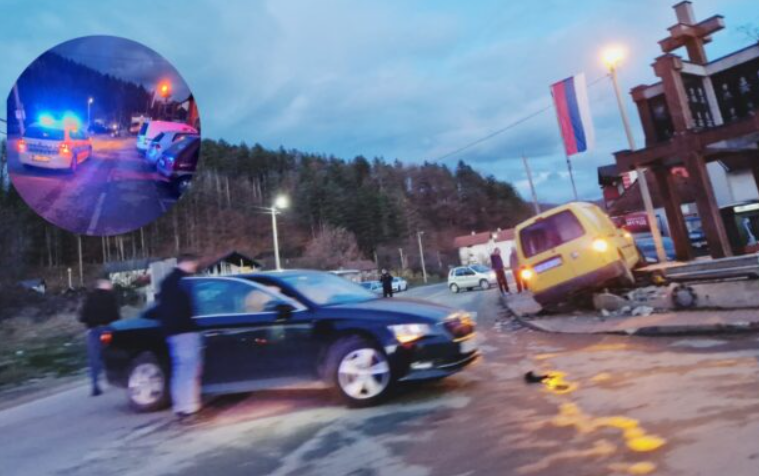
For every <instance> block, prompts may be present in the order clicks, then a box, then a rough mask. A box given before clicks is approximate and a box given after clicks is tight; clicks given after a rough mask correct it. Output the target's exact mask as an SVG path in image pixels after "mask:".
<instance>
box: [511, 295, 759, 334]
mask: <svg viewBox="0 0 759 476" xmlns="http://www.w3.org/2000/svg"><path fill="white" fill-rule="evenodd" d="M501 304H502V305H503V306H504V308H506V310H508V311H509V312H510V313H511V315H512V316H513V317H514V319H515V320H516V321H517V322H518V323H519V324H521V325H523V326H524V327H526V328H528V329H532V330H534V331H537V332H545V333H547V334H568V335H621V336H641V337H674V336H698V335H715V334H749V333H757V332H759V322H741V323H736V324H710V325H693V326H646V327H634V328H630V329H617V330H603V331H584V332H569V331H560V330H555V329H547V328H545V327H543V326H541V325H539V324H536V323H535V322H534V321H533V320H531V319H525V318H524V317H522V316H518V315H517V314H516V313H514V312H513V311H512V310H511V308H509V306H508V304H506V300H505V299H503V298H502V299H501Z"/></svg>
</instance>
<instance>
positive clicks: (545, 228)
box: [520, 210, 585, 258]
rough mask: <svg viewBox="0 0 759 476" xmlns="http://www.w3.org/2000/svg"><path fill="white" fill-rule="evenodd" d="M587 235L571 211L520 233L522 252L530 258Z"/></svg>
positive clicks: (545, 219)
mask: <svg viewBox="0 0 759 476" xmlns="http://www.w3.org/2000/svg"><path fill="white" fill-rule="evenodd" d="M584 234H585V230H583V228H582V225H581V224H580V221H579V220H578V219H577V217H576V216H575V215H574V213H572V212H571V211H569V210H565V211H563V212H560V213H556V214H555V215H551V216H548V217H546V218H544V219H542V220H539V221H537V222H535V223H533V224H532V225H530V226H528V227H527V228H525V229H524V230H522V232H521V233H520V240H521V243H522V252H523V253H524V255H525V256H526V257H527V258H529V257H531V256H535V255H537V254H540V253H542V252H544V251H547V250H550V249H551V248H556V247H557V246H560V245H563V244H564V243H567V242H569V241H572V240H574V239H576V238H579V237H581V236H582V235H584Z"/></svg>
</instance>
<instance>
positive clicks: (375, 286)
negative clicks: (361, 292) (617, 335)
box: [359, 281, 382, 294]
mask: <svg viewBox="0 0 759 476" xmlns="http://www.w3.org/2000/svg"><path fill="white" fill-rule="evenodd" d="M359 284H360V285H361V287H362V288H364V289H366V290H369V291H371V292H373V293H375V294H382V283H380V282H379V281H364V282H362V283H359Z"/></svg>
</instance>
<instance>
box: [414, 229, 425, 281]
mask: <svg viewBox="0 0 759 476" xmlns="http://www.w3.org/2000/svg"><path fill="white" fill-rule="evenodd" d="M423 234H424V232H423V231H417V232H416V239H417V240H418V241H419V258H420V259H421V261H422V276H423V277H424V283H425V284H427V267H426V266H424V247H423V246H422V235H423Z"/></svg>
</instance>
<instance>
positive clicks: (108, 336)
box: [100, 331, 113, 345]
mask: <svg viewBox="0 0 759 476" xmlns="http://www.w3.org/2000/svg"><path fill="white" fill-rule="evenodd" d="M112 340H113V332H111V331H104V332H103V333H102V334H100V344H101V345H108V344H110V343H111V341H112Z"/></svg>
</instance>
